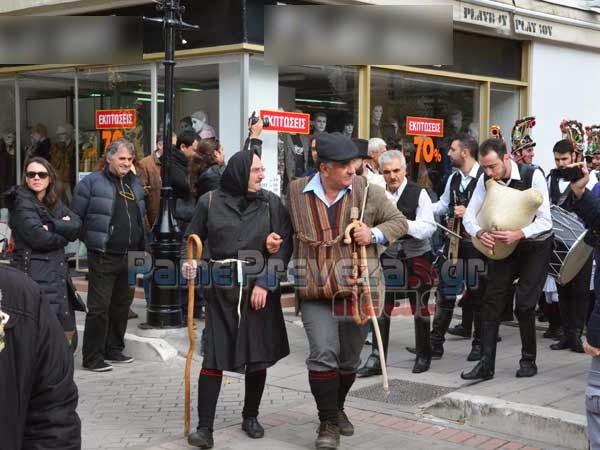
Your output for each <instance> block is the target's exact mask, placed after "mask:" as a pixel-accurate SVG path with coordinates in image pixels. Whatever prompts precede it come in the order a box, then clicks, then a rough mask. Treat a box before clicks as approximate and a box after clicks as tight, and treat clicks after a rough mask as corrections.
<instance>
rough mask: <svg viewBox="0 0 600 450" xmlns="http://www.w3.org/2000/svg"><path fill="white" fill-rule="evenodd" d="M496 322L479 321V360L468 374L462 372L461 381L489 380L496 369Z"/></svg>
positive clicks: (497, 325)
mask: <svg viewBox="0 0 600 450" xmlns="http://www.w3.org/2000/svg"><path fill="white" fill-rule="evenodd" d="M499 326H500V324H499V323H498V322H497V321H492V320H485V321H483V320H482V321H481V359H480V360H479V362H478V363H477V364H476V365H475V367H474V368H473V369H472V370H470V371H469V372H463V373H461V374H460V377H461V378H462V379H463V380H490V379H492V378H494V370H495V368H496V345H497V344H498V327H499Z"/></svg>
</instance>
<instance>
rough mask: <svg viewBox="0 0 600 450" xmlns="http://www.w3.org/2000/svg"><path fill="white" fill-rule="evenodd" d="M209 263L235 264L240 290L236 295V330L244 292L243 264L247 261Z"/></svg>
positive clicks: (240, 319) (240, 314) (212, 260)
mask: <svg viewBox="0 0 600 450" xmlns="http://www.w3.org/2000/svg"><path fill="white" fill-rule="evenodd" d="M210 262H211V263H213V264H214V263H217V264H231V263H235V266H236V269H237V282H238V284H239V286H240V290H239V294H238V304H237V313H238V328H239V327H240V322H241V321H242V313H241V311H242V293H243V291H244V289H243V286H244V267H243V265H244V264H247V263H248V262H247V261H244V260H243V259H236V258H227V259H218V260H217V259H211V260H210Z"/></svg>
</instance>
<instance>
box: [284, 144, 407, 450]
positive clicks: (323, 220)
mask: <svg viewBox="0 0 600 450" xmlns="http://www.w3.org/2000/svg"><path fill="white" fill-rule="evenodd" d="M316 147H317V155H318V161H317V164H316V167H317V170H318V172H317V174H315V175H314V176H312V177H305V178H300V179H297V180H294V181H292V182H291V183H290V187H289V201H288V205H289V207H290V213H291V218H292V225H293V227H294V232H295V242H294V244H295V245H294V249H295V255H294V261H295V264H294V268H295V272H296V275H295V280H296V286H297V294H298V298H299V300H300V308H301V311H302V322H303V324H304V330H305V331H306V336H307V337H308V341H309V344H310V354H309V356H308V359H307V360H306V364H307V366H308V379H309V383H310V388H311V392H312V394H313V396H314V398H315V401H316V403H317V409H318V411H319V419H320V421H321V425H320V427H319V431H318V437H317V441H316V448H317V449H335V448H337V446H338V442H339V435H340V434H342V435H344V436H350V435H352V434H353V433H354V427H353V426H352V424H351V423H350V421H349V420H348V417H347V416H346V414H345V413H344V402H345V399H346V394H347V393H348V391H349V390H350V387H351V386H352V384H353V383H354V379H355V377H356V369H357V368H358V365H359V362H360V351H361V349H362V346H363V343H364V341H365V336H366V334H367V327H366V325H358V324H357V323H356V322H355V321H354V320H353V319H352V318H351V317H348V316H346V315H345V314H343V312H344V311H349V310H350V309H351V303H352V301H353V299H352V288H351V286H350V285H349V283H348V280H347V275H348V273H347V268H348V267H347V266H348V264H347V261H351V260H352V246H351V245H347V244H344V243H343V235H344V230H345V229H346V226H347V225H349V224H350V223H351V210H352V209H353V208H357V209H360V208H362V207H364V211H362V212H361V213H364V214H359V217H362V224H361V226H360V227H358V228H356V229H355V231H354V241H355V243H356V244H358V245H364V246H366V247H367V253H368V257H369V258H368V260H369V263H370V266H371V267H370V268H369V274H370V285H371V286H372V289H371V292H372V295H373V297H374V299H373V301H374V303H375V302H380V301H381V300H382V299H383V288H384V283H383V279H382V273H381V268H380V267H379V264H378V263H379V258H378V257H377V248H376V246H375V245H374V244H377V243H379V244H385V243H387V242H393V241H395V240H396V239H397V238H398V237H399V236H401V235H403V234H405V233H406V230H407V226H408V225H407V222H406V219H405V218H404V216H402V213H400V211H398V210H397V209H394V208H390V204H389V200H388V199H387V198H386V196H385V192H384V191H383V189H382V188H380V187H379V186H370V187H369V189H368V190H367V189H366V180H365V178H363V177H357V176H356V175H355V166H356V163H357V162H356V159H357V158H358V157H359V153H358V149H357V147H356V145H355V144H354V143H353V142H352V141H351V140H350V139H348V138H347V137H344V136H343V135H341V134H340V133H331V134H319V135H318V136H317V141H316ZM342 262H343V263H342ZM379 304H381V303H379Z"/></svg>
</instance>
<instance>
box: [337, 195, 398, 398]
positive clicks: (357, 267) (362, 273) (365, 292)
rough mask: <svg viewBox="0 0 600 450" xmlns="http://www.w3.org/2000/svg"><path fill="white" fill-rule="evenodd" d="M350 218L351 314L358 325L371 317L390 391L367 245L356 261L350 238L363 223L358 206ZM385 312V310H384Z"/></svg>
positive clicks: (385, 385) (385, 387)
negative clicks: (372, 292) (359, 290)
mask: <svg viewBox="0 0 600 450" xmlns="http://www.w3.org/2000/svg"><path fill="white" fill-rule="evenodd" d="M350 218H351V220H352V223H350V224H349V225H348V226H346V229H345V230H344V243H345V244H353V250H352V280H353V284H352V316H353V318H354V321H355V322H356V323H357V324H359V325H364V324H365V323H367V322H368V321H369V319H371V323H372V324H373V330H375V337H376V339H377V348H378V349H379V362H380V364H381V374H382V378H383V390H384V391H385V392H389V391H390V386H389V383H388V375H387V367H386V364H385V353H384V351H383V341H382V340H381V331H380V330H379V322H377V315H376V314H375V308H373V299H372V297H371V287H370V283H369V264H368V259H367V247H366V246H364V245H361V246H360V263H359V262H358V252H357V250H356V241H354V239H352V236H351V232H353V231H354V230H355V229H357V228H360V227H361V226H363V225H364V224H363V223H362V222H361V221H360V220H358V208H357V207H353V208H352V209H351V210H350ZM359 284H360V285H361V294H362V295H361V297H362V299H363V300H364V302H365V303H364V304H363V305H362V307H363V308H364V310H365V311H366V313H367V316H366V317H364V318H363V317H361V316H360V310H361V305H360V299H359V296H358V285H359ZM384 313H385V311H384Z"/></svg>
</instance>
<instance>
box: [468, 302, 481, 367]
mask: <svg viewBox="0 0 600 450" xmlns="http://www.w3.org/2000/svg"><path fill="white" fill-rule="evenodd" d="M473 329H474V332H473V343H472V344H471V353H469V356H467V361H479V360H480V359H481V313H480V312H479V311H474V312H473Z"/></svg>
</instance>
